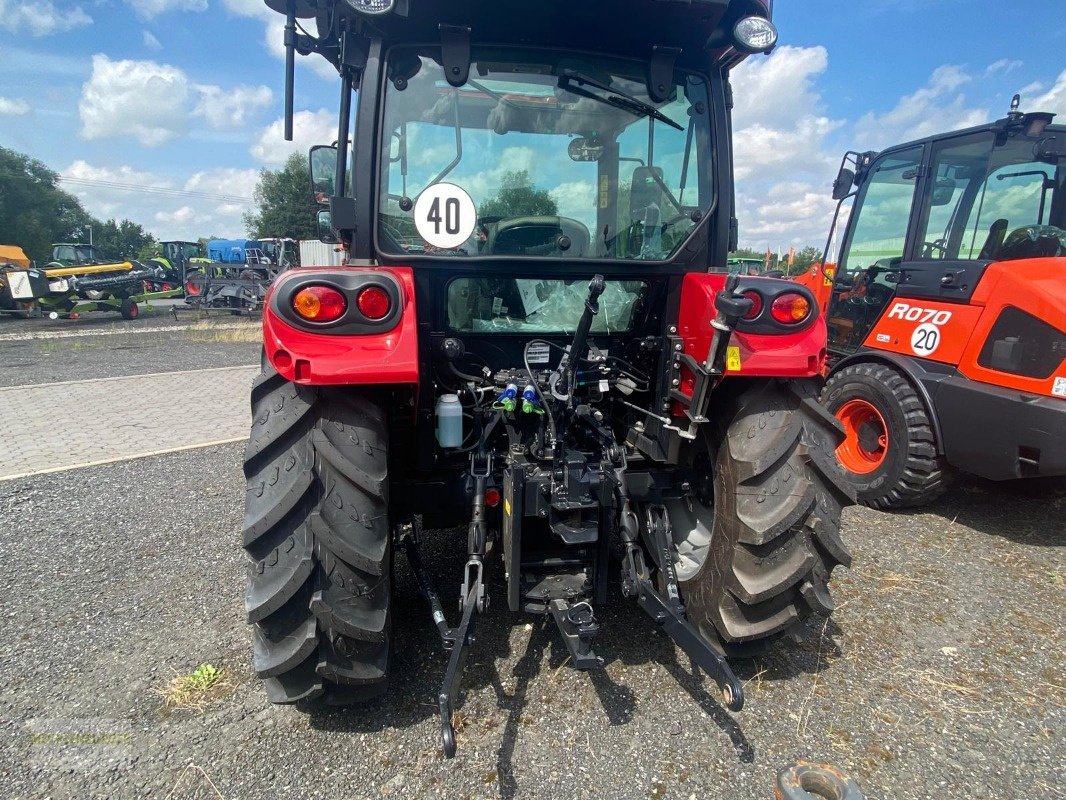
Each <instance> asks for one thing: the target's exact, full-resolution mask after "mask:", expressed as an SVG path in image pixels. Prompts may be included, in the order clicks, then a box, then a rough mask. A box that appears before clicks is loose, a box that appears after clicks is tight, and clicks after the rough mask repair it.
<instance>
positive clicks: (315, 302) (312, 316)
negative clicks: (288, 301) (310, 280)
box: [292, 286, 348, 322]
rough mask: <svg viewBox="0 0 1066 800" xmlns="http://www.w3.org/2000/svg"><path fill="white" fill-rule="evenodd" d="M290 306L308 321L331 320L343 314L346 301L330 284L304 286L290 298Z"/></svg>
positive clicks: (346, 305)
mask: <svg viewBox="0 0 1066 800" xmlns="http://www.w3.org/2000/svg"><path fill="white" fill-rule="evenodd" d="M292 308H293V311H295V312H296V314H297V316H299V317H300V318H302V319H305V320H307V321H308V322H333V321H334V320H338V319H340V318H341V317H342V316H344V312H345V311H347V310H348V301H347V300H346V299H345V298H344V295H343V294H341V293H340V292H339V291H337V290H336V289H334V288H333V287H331V286H306V287H304V288H303V289H301V290H300V291H298V292H297V293H296V294H295V296H294V297H293V298H292Z"/></svg>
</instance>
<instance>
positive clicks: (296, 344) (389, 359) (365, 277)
mask: <svg viewBox="0 0 1066 800" xmlns="http://www.w3.org/2000/svg"><path fill="white" fill-rule="evenodd" d="M309 285H324V286H330V287H332V288H335V289H337V290H338V291H340V292H341V293H342V294H344V296H345V298H346V299H347V301H348V310H347V312H346V313H345V314H344V315H343V316H342V317H341V318H340V319H338V320H337V321H336V322H328V323H314V322H302V321H300V318H299V317H298V316H297V315H296V314H295V313H294V312H292V310H291V309H292V307H291V297H292V295H293V294H295V292H296V291H299V290H300V289H301V288H303V287H305V286H309ZM368 286H379V287H381V288H383V289H385V290H386V293H387V294H388V295H389V297H390V299H391V300H392V302H393V305H392V307H391V308H390V310H389V311H388V313H386V314H385V316H384V317H383V318H382V319H381V320H379V321H374V320H370V319H368V318H367V317H364V316H363V315H362V314H361V313H360V312H359V310H358V306H357V304H356V298H357V297H358V295H359V292H360V291H362V290H363V289H365V288H367V287H368ZM263 348H264V350H265V352H266V356H267V359H268V360H269V361H270V364H271V366H273V367H274V369H276V370H277V371H278V373H279V374H281V375H282V376H284V377H285V378H286V379H287V380H290V381H293V382H294V383H301V384H305V385H312V386H336V385H370V384H377V385H382V384H391V385H396V384H409V385H412V388H414V387H417V385H418V326H417V323H416V320H415V289H414V277H413V273H412V271H411V269H410V268H409V267H387V268H386V267H327V268H321V269H319V268H301V269H297V270H291V271H289V272H285V273H282V275H281V276H280V277H278V278H277V280H275V281H274V283H273V284H272V285H271V287H270V290H269V292H268V294H267V297H266V302H265V304H264V308H263Z"/></svg>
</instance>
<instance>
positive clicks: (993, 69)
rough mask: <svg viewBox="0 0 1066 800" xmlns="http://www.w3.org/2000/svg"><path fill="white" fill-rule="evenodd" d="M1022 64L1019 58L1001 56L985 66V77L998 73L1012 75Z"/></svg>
mask: <svg viewBox="0 0 1066 800" xmlns="http://www.w3.org/2000/svg"><path fill="white" fill-rule="evenodd" d="M1021 66H1022V62H1021V61H1019V60H1018V59H1016V58H1015V59H1010V58H1001V59H998V60H996V61H993V62H992V63H991V64H989V65H988V66H987V67H985V77H988V76H989V75H995V74H996V73H1000V72H1001V73H1003V74H1004V75H1010V74H1011V73H1012V72H1014V70H1016V69H1018V68H1019V67H1021Z"/></svg>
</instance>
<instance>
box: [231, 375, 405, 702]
mask: <svg viewBox="0 0 1066 800" xmlns="http://www.w3.org/2000/svg"><path fill="white" fill-rule="evenodd" d="M387 464H388V428H387V425H386V415H385V411H384V405H383V403H382V402H381V399H380V398H379V397H378V396H377V395H376V394H374V393H373V392H371V391H366V390H360V389H343V390H342V389H321V388H311V387H306V386H299V385H297V384H294V383H290V382H289V381H287V380H285V379H284V378H283V377H282V376H281V375H279V374H277V372H275V371H274V370H273V369H272V368H271V367H270V365H269V364H268V363H266V361H265V360H264V364H263V371H262V373H261V374H260V375H259V377H258V378H256V380H255V382H254V384H253V386H252V430H251V436H250V438H249V440H248V445H247V448H246V450H245V456H244V474H245V477H246V479H247V499H246V505H245V516H244V532H243V543H244V549H245V552H246V553H247V555H248V558H249V565H248V583H247V592H246V594H245V611H246V612H247V615H248V622H249V623H250V624H251V625H252V626H253V627H252V664H253V668H254V670H255V672H256V674H257V675H258V676H259V677H260V678H262V680H263V683H264V686H265V688H266V693H267V696H268V698H269V699H270V700H271V702H274V703H296V702H299V701H305V700H313V699H316V698H322V699H323V700H324V701H326V702H329V703H338V704H344V703H351V702H360V701H363V700H368V699H370V698H373V697H375V696H377V695H380V694H381V693H383V692H384V691H385V688H386V682H387V679H388V670H389V656H390V654H389V649H390V629H391V616H390V598H391V589H392V587H391V564H390V555H391V546H390V537H389V521H388V467H387Z"/></svg>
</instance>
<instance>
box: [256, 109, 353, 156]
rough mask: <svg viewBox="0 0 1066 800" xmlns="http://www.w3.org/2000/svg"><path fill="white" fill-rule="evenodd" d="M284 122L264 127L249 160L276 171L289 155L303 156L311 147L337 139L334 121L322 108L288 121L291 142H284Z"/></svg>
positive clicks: (294, 115) (332, 116)
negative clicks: (290, 121) (290, 123)
mask: <svg viewBox="0 0 1066 800" xmlns="http://www.w3.org/2000/svg"><path fill="white" fill-rule="evenodd" d="M284 132H285V120H284V119H276V120H274V121H273V122H271V123H270V124H269V125H267V127H266V128H264V129H263V131H262V132H261V133H260V134H259V137H258V138H257V139H256V141H255V143H254V144H253V145H252V147H251V150H250V152H251V154H252V157H253V158H254V159H255V160H256V161H259V162H261V163H263V164H264V165H266V166H268V167H278V166H281V165H282V164H284V163H285V159H287V158H288V157H289V156H290V155H291V154H293V153H306V152H307V151H308V150H309V149H310V148H311V146H312V145H316V144H329V143H330V142H332V141H333V140H334V139H336V138H337V118H336V115H335V114H334V113H333V112H332V111H328V110H326V109H324V108H322V109H319V110H318V111H297V112H296V113H295V114H293V118H292V133H293V137H292V138H293V140H292V141H291V142H286V141H285V136H284Z"/></svg>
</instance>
